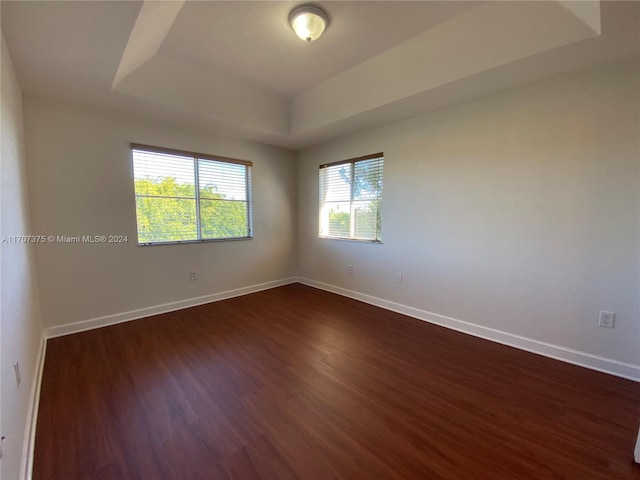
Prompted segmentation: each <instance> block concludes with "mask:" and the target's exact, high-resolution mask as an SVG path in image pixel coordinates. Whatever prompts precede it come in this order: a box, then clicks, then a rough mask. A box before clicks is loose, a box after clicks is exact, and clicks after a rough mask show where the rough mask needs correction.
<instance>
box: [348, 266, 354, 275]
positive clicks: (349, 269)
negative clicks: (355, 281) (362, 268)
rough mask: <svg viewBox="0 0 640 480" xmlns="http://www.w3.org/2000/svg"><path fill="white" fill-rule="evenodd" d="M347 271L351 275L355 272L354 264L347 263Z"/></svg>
mask: <svg viewBox="0 0 640 480" xmlns="http://www.w3.org/2000/svg"><path fill="white" fill-rule="evenodd" d="M347 273H348V274H349V275H351V274H353V265H347Z"/></svg>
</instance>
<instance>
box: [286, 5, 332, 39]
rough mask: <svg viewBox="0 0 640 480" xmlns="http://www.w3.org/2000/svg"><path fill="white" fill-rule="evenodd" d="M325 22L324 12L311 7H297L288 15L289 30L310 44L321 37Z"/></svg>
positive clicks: (325, 15)
mask: <svg viewBox="0 0 640 480" xmlns="http://www.w3.org/2000/svg"><path fill="white" fill-rule="evenodd" d="M327 22H328V18H327V14H326V13H325V12H324V10H322V9H320V8H318V7H312V6H311V5H303V6H302V7H298V8H296V9H294V10H293V11H292V12H291V15H289V23H290V24H291V28H293V31H294V32H296V35H298V36H299V37H300V38H301V39H302V40H304V41H306V42H312V41H313V40H316V39H317V38H318V37H319V36H320V35H322V32H324V29H325V28H326V26H327Z"/></svg>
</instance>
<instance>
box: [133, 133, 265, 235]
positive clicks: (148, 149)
mask: <svg viewBox="0 0 640 480" xmlns="http://www.w3.org/2000/svg"><path fill="white" fill-rule="evenodd" d="M134 151H139V152H144V153H150V154H154V153H156V154H160V155H168V156H176V157H190V158H191V159H192V160H193V172H194V190H195V191H194V196H193V197H191V196H189V197H179V198H183V199H193V200H195V206H196V212H195V213H196V220H195V221H196V224H195V227H196V233H197V238H195V239H185V240H169V241H142V242H141V241H140V232H139V228H140V225H139V212H138V206H137V199H138V198H154V196H153V195H144V194H138V193H137V192H135V171H134V194H135V198H136V230H137V234H138V245H144V246H147V245H170V244H181V243H203V242H220V241H234V240H250V239H252V238H253V206H252V192H251V169H252V167H253V162H250V161H248V160H239V159H235V158H228V157H221V156H217V155H208V154H203V153H196V152H189V151H185V150H176V149H172V148H164V147H155V146H151V145H143V144H139V143H131V162H132V169H134ZM201 161H203V162H206V161H211V162H218V163H223V164H224V163H226V164H233V165H243V166H244V167H245V199H246V200H238V201H239V202H242V203H245V204H246V208H247V229H246V231H247V235H245V236H238V237H203V234H202V218H201V209H200V207H201V200H202V199H201V198H200V196H201V193H200V185H199V183H200V182H199V171H200V163H199V162H201ZM157 198H178V197H169V196H162V197H157ZM205 200H208V199H206V198H205Z"/></svg>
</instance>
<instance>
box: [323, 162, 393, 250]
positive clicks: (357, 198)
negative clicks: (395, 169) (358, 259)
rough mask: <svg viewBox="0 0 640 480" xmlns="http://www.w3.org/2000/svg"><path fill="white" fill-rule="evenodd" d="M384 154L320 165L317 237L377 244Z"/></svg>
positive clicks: (379, 237)
mask: <svg viewBox="0 0 640 480" xmlns="http://www.w3.org/2000/svg"><path fill="white" fill-rule="evenodd" d="M383 163H384V154H382V153H376V154H375V155H367V156H366V157H360V158H354V159H351V160H345V161H343V162H335V163H329V164H327V165H320V237H324V238H341V239H349V240H368V241H371V242H380V241H381V236H380V231H381V229H382V167H383Z"/></svg>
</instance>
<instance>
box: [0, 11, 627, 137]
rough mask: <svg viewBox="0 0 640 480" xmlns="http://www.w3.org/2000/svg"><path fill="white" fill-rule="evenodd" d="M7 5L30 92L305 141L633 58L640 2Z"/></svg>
mask: <svg viewBox="0 0 640 480" xmlns="http://www.w3.org/2000/svg"><path fill="white" fill-rule="evenodd" d="M300 3H301V2H272V1H229V2H219V1H209V2H197V1H188V2H182V1H176V2H156V1H146V2H128V1H117V2H116V1H108V2H99V1H98V2H62V1H58V2H53V1H45V2H34V1H11V2H7V1H3V2H2V4H1V20H2V30H3V34H4V36H5V39H6V41H7V45H8V47H9V51H10V53H11V56H12V59H13V62H14V65H15V67H16V71H17V74H18V77H19V80H20V82H21V85H22V88H23V90H24V92H25V93H27V94H31V95H38V96H44V97H50V98H58V99H62V100H64V101H71V102H74V103H80V104H84V105H90V106H97V107H102V108H108V109H112V110H118V111H124V112H126V113H128V114H131V115H135V116H138V117H141V118H146V119H149V120H152V121H154V122H161V123H163V124H164V125H167V126H173V127H178V128H189V129H191V130H195V131H198V132H202V133H218V134H225V135H232V136H237V137H242V138H247V139H252V140H257V141H261V142H266V143H270V144H274V145H279V146H283V147H286V148H292V149H297V148H302V147H305V146H308V145H313V144H315V143H318V142H321V141H326V140H329V139H332V138H337V137H340V136H344V135H347V134H351V133H354V132H358V131H361V130H364V129H367V128H371V127H375V126H379V125H383V124H386V123H390V122H393V121H398V120H402V119H405V118H409V117H412V116H415V115H419V114H421V113H424V112H427V111H430V110H433V109H436V108H442V107H444V106H448V105H452V104H456V103H460V102H463V101H468V100H471V99H474V98H478V97H480V96H484V95H488V94H492V93H495V92H498V91H501V90H504V89H508V88H513V87H517V86H520V85H525V84H528V83H532V82H536V81H540V80H544V79H547V78H550V77H553V76H556V75H559V74H562V73H566V72H570V71H575V70H580V69H584V68H587V67H589V66H592V65H596V64H601V63H607V62H612V61H614V60H617V59H622V58H631V57H636V58H637V57H638V56H639V55H640V2H637V1H632V2H609V1H605V2H598V1H587V2H580V1H564V0H562V1H560V0H559V1H547V2H541V1H532V2H427V1H410V2H396V1H394V2H377V1H371V2H370V1H354V2H316V3H315V4H316V5H320V6H321V7H323V8H324V9H325V10H326V11H327V13H328V15H329V26H328V28H327V30H326V32H325V34H324V35H323V36H322V37H321V38H320V39H319V40H317V41H316V42H313V43H310V44H307V43H304V42H302V41H301V40H299V39H298V38H297V37H296V36H295V35H294V34H293V32H292V31H291V29H290V27H289V25H288V22H287V20H288V15H289V12H290V11H291V10H292V9H293V8H295V7H296V6H298V5H300Z"/></svg>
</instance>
